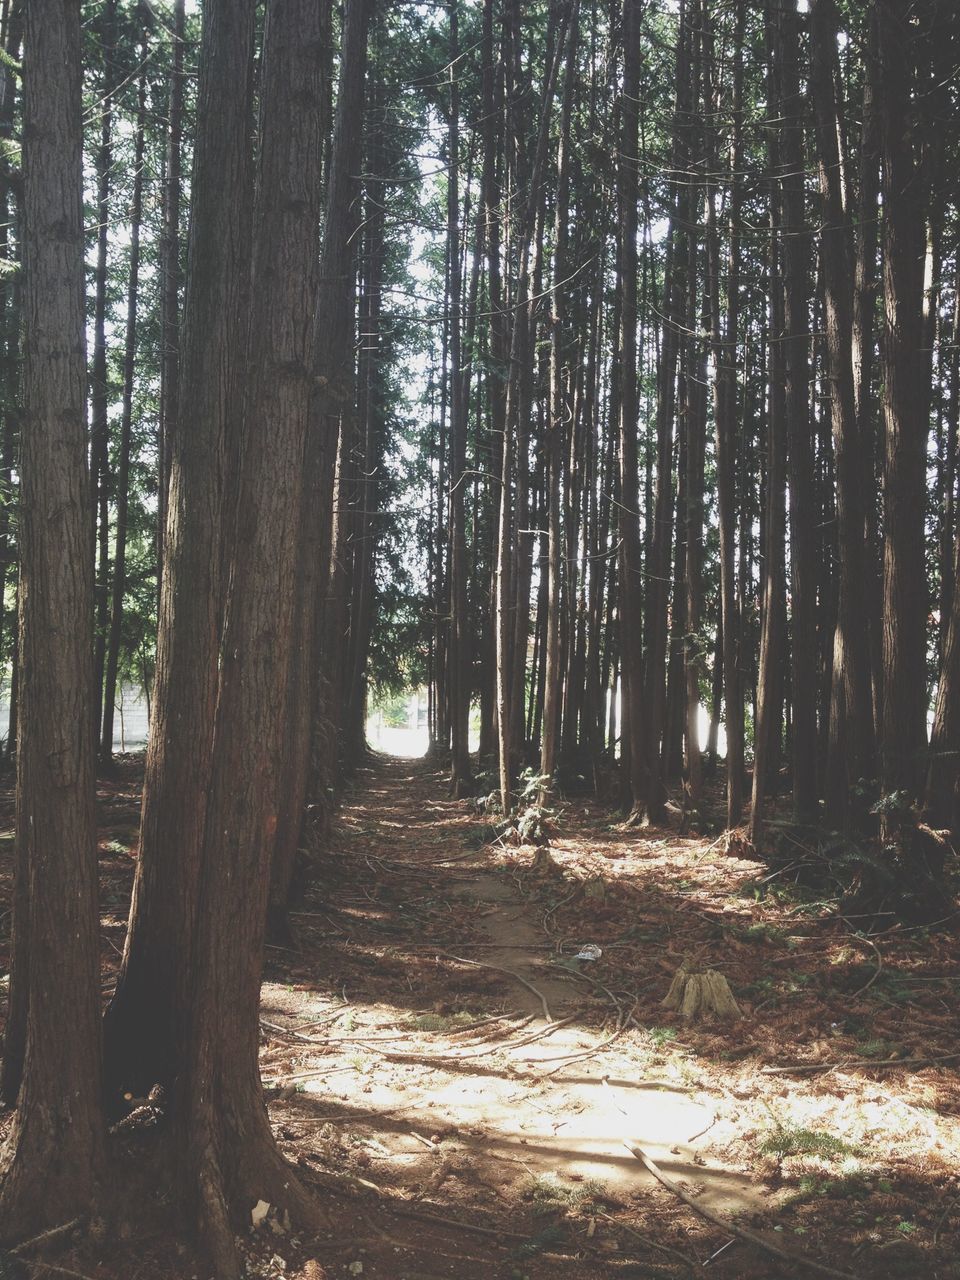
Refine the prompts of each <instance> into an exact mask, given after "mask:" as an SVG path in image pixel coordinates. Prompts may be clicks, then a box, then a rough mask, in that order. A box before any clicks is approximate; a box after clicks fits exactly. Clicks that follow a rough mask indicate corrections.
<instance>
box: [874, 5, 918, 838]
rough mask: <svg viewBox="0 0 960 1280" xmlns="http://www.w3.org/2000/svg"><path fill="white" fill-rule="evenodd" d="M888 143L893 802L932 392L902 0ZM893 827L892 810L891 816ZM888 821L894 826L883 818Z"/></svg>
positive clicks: (914, 760)
mask: <svg viewBox="0 0 960 1280" xmlns="http://www.w3.org/2000/svg"><path fill="white" fill-rule="evenodd" d="M877 20H878V37H879V50H880V73H881V83H882V85H883V92H882V94H881V96H880V132H881V142H882V150H883V187H882V195H883V226H882V239H883V309H884V326H883V334H882V341H881V347H880V350H881V361H882V370H883V419H884V428H885V431H884V437H885V439H884V476H883V480H884V484H883V533H884V541H883V703H882V708H881V712H882V725H883V733H882V738H881V787H882V791H883V795H884V797H886V799H887V801H888V803H893V800H894V797H895V796H899V797H900V798H901V802H900V803H898V804H897V805H896V806H895V807H896V808H903V807H904V806H906V805H907V804H909V803H910V802H911V801H912V800H913V799H914V798H915V797H916V794H917V789H918V783H919V777H920V769H921V766H922V762H923V751H924V748H925V746H926V708H927V697H926V671H925V661H926V653H925V649H926V631H925V627H926V609H927V592H926V574H925V564H924V516H925V505H926V504H925V498H926V492H925V475H924V470H925V466H926V446H927V434H928V430H929V422H928V418H929V413H927V414H925V413H924V412H923V406H924V405H929V398H928V396H927V395H926V394H922V389H921V385H920V358H921V356H920V348H921V345H922V314H923V274H922V272H923V209H922V205H921V200H920V195H921V186H920V175H919V171H918V167H917V165H916V162H915V158H914V154H913V150H914V142H913V118H914V105H913V101H912V95H911V81H912V75H911V73H910V71H909V70H908V68H909V66H910V58H911V57H912V52H913V50H912V44H913V40H914V39H915V34H914V31H913V27H912V25H911V13H910V6H909V5H908V4H907V3H905V0H877ZM891 821H892V822H893V824H895V823H896V817H895V815H893V816H891ZM884 825H889V824H888V823H885V824H884Z"/></svg>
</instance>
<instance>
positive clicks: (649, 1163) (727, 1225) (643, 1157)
mask: <svg viewBox="0 0 960 1280" xmlns="http://www.w3.org/2000/svg"><path fill="white" fill-rule="evenodd" d="M958 1057H960V1055H958ZM601 1083H602V1084H603V1087H604V1088H605V1089H606V1091H607V1094H608V1095H609V1097H610V1099H611V1100H612V1102H613V1105H614V1106H615V1107H616V1108H617V1110H618V1111H619V1112H620V1114H621V1115H622V1116H625V1117H626V1118H627V1119H628V1120H629V1118H630V1117H629V1116H628V1115H627V1112H626V1111H624V1109H623V1107H621V1106H620V1104H619V1102H617V1099H616V1096H615V1094H614V1092H613V1090H612V1089H611V1088H610V1085H609V1084H608V1083H607V1081H606V1080H605V1079H604V1080H603V1081H601ZM623 1145H624V1146H625V1147H626V1149H627V1150H628V1151H629V1152H630V1154H631V1155H632V1156H634V1157H636V1159H637V1160H639V1161H640V1163H641V1164H642V1165H643V1167H644V1168H645V1169H646V1170H647V1172H648V1173H650V1174H652V1175H653V1177H654V1178H656V1180H657V1181H658V1182H659V1183H660V1184H661V1186H664V1187H666V1189H667V1190H668V1191H669V1192H671V1193H672V1194H673V1195H675V1196H676V1197H677V1199H678V1200H682V1201H683V1203H684V1204H685V1205H686V1206H687V1207H688V1208H689V1209H692V1210H693V1211H694V1213H697V1214H699V1215H700V1217H701V1218H705V1219H706V1220H707V1222H712V1223H713V1225H714V1226H715V1227H719V1228H720V1229H721V1230H722V1231H725V1232H726V1233H727V1234H728V1235H732V1236H738V1237H739V1238H740V1239H741V1240H746V1241H747V1242H748V1243H749V1244H752V1245H756V1247H757V1248H758V1249H763V1250H764V1251H765V1252H766V1253H769V1254H772V1255H773V1256H774V1257H775V1258H780V1259H781V1260H782V1261H784V1262H789V1263H791V1264H792V1265H793V1266H803V1267H809V1268H810V1270H811V1271H817V1272H819V1274H820V1275H824V1276H833V1277H834V1280H856V1277H855V1276H853V1275H852V1273H851V1272H849V1271H837V1270H836V1269H835V1268H834V1267H828V1266H826V1265H825V1264H824V1263H822V1262H816V1261H815V1260H814V1259H813V1258H808V1257H806V1256H804V1255H803V1254H797V1253H791V1252H790V1251H789V1250H787V1249H781V1248H780V1246H779V1245H776V1244H772V1243H771V1242H770V1241H769V1240H765V1239H764V1238H763V1236H761V1235H758V1234H757V1233H756V1232H755V1231H750V1230H748V1229H747V1228H746V1227H741V1226H738V1225H737V1224H736V1223H734V1222H731V1221H730V1220H729V1219H727V1218H724V1217H722V1216H721V1215H720V1214H719V1213H714V1211H713V1210H712V1209H708V1208H707V1207H706V1206H705V1205H702V1204H700V1203H699V1201H697V1200H696V1199H695V1198H694V1197H693V1196H692V1195H690V1194H689V1192H687V1191H684V1189H683V1187H681V1186H680V1184H679V1183H678V1182H674V1180H673V1178H671V1177H669V1176H668V1175H667V1174H665V1173H664V1172H663V1170H662V1169H661V1168H660V1166H659V1165H658V1164H657V1162H656V1161H655V1160H654V1159H653V1158H652V1157H651V1156H648V1155H647V1153H646V1152H645V1151H644V1150H643V1148H642V1147H638V1146H637V1144H636V1143H635V1142H629V1141H628V1140H627V1139H626V1138H624V1139H623Z"/></svg>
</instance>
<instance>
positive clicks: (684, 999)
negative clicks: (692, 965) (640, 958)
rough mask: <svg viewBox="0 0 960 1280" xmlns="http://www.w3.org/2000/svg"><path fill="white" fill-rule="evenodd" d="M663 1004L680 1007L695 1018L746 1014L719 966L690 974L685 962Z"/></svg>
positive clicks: (688, 1016) (686, 1014) (686, 1016)
mask: <svg viewBox="0 0 960 1280" xmlns="http://www.w3.org/2000/svg"><path fill="white" fill-rule="evenodd" d="M662 1003H663V1004H664V1005H665V1007H666V1008H668V1009H676V1010H678V1011H679V1012H680V1013H681V1014H682V1015H683V1017H685V1018H690V1019H691V1020H692V1019H694V1018H698V1019H699V1018H705V1017H707V1016H708V1015H709V1014H713V1015H714V1016H715V1017H718V1018H740V1017H742V1016H743V1015H742V1014H741V1012H740V1006H739V1005H738V1004H737V1002H736V1000H735V999H734V998H733V992H732V991H731V990H730V984H729V983H728V982H727V980H726V978H725V977H724V976H723V974H722V973H717V971H716V970H715V969H707V970H706V971H705V972H704V973H690V972H689V971H688V970H687V969H686V968H685V967H684V966H682V965H681V967H680V968H679V969H678V970H677V973H676V976H675V977H674V979H673V982H671V984H670V990H669V991H668V992H667V994H666V995H665V996H664V998H663V1001H662Z"/></svg>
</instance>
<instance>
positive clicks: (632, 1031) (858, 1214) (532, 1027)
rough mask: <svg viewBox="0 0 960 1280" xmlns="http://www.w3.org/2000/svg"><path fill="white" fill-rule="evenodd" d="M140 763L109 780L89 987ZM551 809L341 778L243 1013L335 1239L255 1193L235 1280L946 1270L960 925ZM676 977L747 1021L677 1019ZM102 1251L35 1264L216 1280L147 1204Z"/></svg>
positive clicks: (955, 1276) (423, 777)
mask: <svg viewBox="0 0 960 1280" xmlns="http://www.w3.org/2000/svg"><path fill="white" fill-rule="evenodd" d="M140 768H141V765H140V761H139V760H138V759H137V758H134V757H130V758H127V759H125V760H123V761H122V763H121V769H120V772H119V775H118V776H117V777H116V778H115V779H113V780H112V781H111V782H109V783H103V784H101V792H100V820H101V846H100V850H101V866H102V895H101V901H102V908H103V919H102V924H103V978H104V991H105V992H108V991H109V989H110V985H111V983H112V981H113V975H114V974H115V971H116V967H117V964H118V961H119V955H120V950H121V948H122V944H123V936H124V930H125V927H126V915H127V906H128V900H129V891H130V885H131V883H132V876H133V867H134V860H135V857H136V840H137V820H138V812H139V786H140V777H141V775H140ZM10 812H11V807H10V804H9V801H8V802H7V803H5V805H4V806H3V810H2V813H0V823H3V825H4V826H5V828H6V834H5V835H4V834H3V833H2V832H0V850H2V853H3V855H4V858H3V871H4V879H3V882H2V886H0V887H2V888H3V890H4V891H5V892H6V893H7V894H8V893H9V860H10V858H9V855H10V853H11V852H12V839H11V836H10V822H11V820H10ZM550 826H551V835H550V842H549V848H536V847H534V845H532V844H516V843H507V842H505V841H504V840H502V839H497V838H495V831H494V829H493V828H492V827H491V826H490V825H489V819H488V818H487V817H485V816H484V815H483V814H482V813H481V812H479V811H478V808H477V806H476V804H475V803H474V802H471V801H452V800H449V799H448V798H447V780H446V775H445V773H443V772H441V771H439V770H438V769H437V767H436V766H435V765H433V764H431V763H429V762H428V761H411V760H398V759H392V758H388V757H374V758H373V759H372V761H371V764H370V767H369V768H366V769H364V770H362V771H361V772H360V773H359V774H358V775H357V777H356V778H355V780H354V782H353V784H352V786H351V788H350V790H349V792H348V794H347V796H346V799H345V803H344V805H343V807H342V809H341V811H340V814H339V818H338V820H337V823H336V827H335V830H334V832H333V835H332V837H331V840H330V842H329V846H328V848H327V849H326V850H325V852H324V854H323V857H322V860H321V861H320V863H319V865H318V866H317V867H316V868H315V875H314V878H313V880H312V883H311V885H310V888H309V889H308V891H307V895H306V900H305V901H304V903H303V906H302V910H300V911H298V912H297V913H296V915H295V916H294V917H293V923H294V930H295V939H294V945H293V946H292V947H290V948H271V949H270V950H269V952H268V960H267V966H266V973H265V981H264V984H263V994H262V1008H261V1029H262V1064H263V1065H262V1074H263V1080H264V1085H265V1089H266V1094H267V1098H268V1105H269V1110H270V1117H271V1121H272V1122H273V1125H274V1130H275V1133H276V1135H277V1138H278V1140H279V1142H280V1144H281V1146H282V1148H283V1150H284V1151H285V1152H286V1154H287V1156H288V1158H289V1159H290V1160H291V1162H292V1163H294V1164H295V1165H297V1166H298V1168H299V1171H300V1173H301V1175H302V1177H303V1178H304V1180H305V1181H306V1182H307V1183H308V1184H312V1185H315V1186H316V1189H317V1194H318V1196H320V1197H322V1198H323V1199H324V1200H325V1201H326V1202H327V1204H328V1205H329V1208H330V1221H331V1226H330V1229H329V1231H328V1232H326V1233H325V1234H324V1235H322V1236H320V1237H315V1238H307V1237H305V1236H303V1235H300V1234H298V1233H297V1232H296V1230H295V1227H294V1228H291V1226H290V1224H288V1223H286V1222H284V1221H281V1220H278V1218H277V1215H276V1213H275V1211H274V1210H273V1208H272V1206H268V1205H266V1204H263V1203H262V1204H260V1205H259V1206H257V1208H256V1209H254V1211H253V1215H252V1219H251V1224H250V1227H249V1229H248V1231H247V1234H246V1235H245V1237H244V1241H243V1249H244V1252H245V1255H246V1257H247V1259H248V1274H249V1275H250V1276H264V1277H277V1278H279V1277H288V1278H291V1280H334V1278H336V1280H339V1278H340V1277H350V1276H361V1277H363V1278H364V1280H449V1278H450V1277H457V1280H481V1278H484V1280H488V1278H489V1280H500V1278H501V1277H503V1278H509V1280H519V1278H520V1277H529V1280H547V1278H548V1277H550V1278H553V1277H557V1278H558V1280H606V1278H607V1277H611V1278H615V1277H620V1276H623V1277H628V1276H630V1277H633V1276H678V1277H679V1276H686V1275H690V1274H693V1273H699V1272H701V1271H703V1273H704V1275H707V1276H713V1277H716V1278H717V1280H751V1278H756V1280H761V1278H768V1277H769V1278H775V1277H780V1276H783V1277H788V1276H790V1277H792V1276H798V1275H801V1274H810V1275H812V1274H816V1270H814V1269H813V1268H814V1267H819V1268H820V1271H821V1273H823V1272H824V1271H826V1272H827V1273H829V1274H838V1273H846V1274H848V1275H856V1276H860V1277H863V1280H868V1278H869V1280H885V1278H887V1277H902V1278H903V1280H907V1278H909V1277H936V1278H942V1280H951V1278H952V1280H960V1260H958V1259H960V1177H958V1169H960V1164H958V1160H960V1079H958V1074H957V1073H958V1068H960V1039H958V1034H957V1032H958V1026H957V1017H956V1006H957V1001H956V995H957V983H958V982H960V967H958V963H957V961H958V956H960V937H958V933H957V930H956V927H955V925H956V923H957V921H956V920H947V921H944V922H941V923H940V924H939V925H938V926H937V927H936V928H934V929H930V928H909V927H902V926H899V925H889V924H887V925H885V926H884V927H882V928H878V926H877V924H876V922H875V921H871V922H858V921H857V920H855V919H853V918H843V917H841V916H839V915H838V914H837V907H836V904H835V903H824V902H816V901H810V900H809V894H807V895H804V894H802V893H801V892H799V891H798V890H796V888H795V886H793V885H792V884H790V883H789V882H787V881H786V880H785V879H783V878H778V877H777V876H776V875H773V876H771V874H770V869H769V867H767V866H766V865H762V864H760V863H756V862H752V861H750V860H749V859H746V858H743V857H739V856H734V855H735V852H736V848H737V846H736V843H735V842H734V843H731V844H730V846H729V848H730V852H726V851H725V849H726V847H727V846H726V845H725V844H724V843H723V842H721V841H711V840H710V838H705V837H701V836H698V835H693V834H690V835H678V834H676V832H674V831H672V830H667V829H664V830H646V831H637V830H622V829H619V828H618V827H617V826H616V824H615V823H613V822H612V821H611V815H610V811H609V810H608V809H605V808H603V807H602V806H601V805H599V804H598V803H596V802H594V801H580V800H578V801H573V802H568V803H566V804H565V806H564V807H563V808H562V809H561V810H560V811H559V812H558V813H557V814H556V815H554V816H553V818H552V820H551V824H550ZM8 905H9V900H8V899H7V901H5V902H4V903H3V905H2V906H0V911H3V910H6V908H7V907H8ZM861 923H862V924H863V927H862V928H858V924H861ZM0 929H2V937H0V946H2V948H3V951H2V954H0V966H2V968H0V972H3V973H6V971H7V969H6V962H7V948H8V945H9V939H8V936H7V935H8V932H9V916H8V915H7V916H5V917H4V919H3V924H2V926H0ZM868 930H869V931H868ZM588 944H592V945H593V947H595V948H599V952H600V954H599V956H597V957H596V958H593V959H591V958H586V957H585V958H579V959H578V958H577V954H578V952H580V951H581V949H582V948H584V947H585V946H587V945H588ZM683 964H685V965H686V966H687V968H688V969H690V970H691V971H692V972H703V971H706V970H715V971H717V972H718V973H720V974H722V975H723V977H725V978H726V979H727V981H728V982H729V984H730V988H731V990H732V993H733V996H734V997H735V999H736V1001H737V1004H738V1005H739V1008H740V1011H741V1015H742V1016H741V1017H740V1018H738V1019H730V1020H726V1019H725V1020H720V1019H715V1020H711V1019H709V1018H708V1019H706V1020H704V1021H701V1022H695V1023H690V1024H687V1023H686V1022H685V1021H684V1020H683V1019H682V1018H681V1017H680V1016H679V1015H678V1014H677V1013H675V1012H673V1011H669V1010H667V1009H666V1008H664V1006H663V1004H662V1001H663V998H664V996H665V995H666V993H667V990H668V989H669V987H670V985H671V982H672V980H673V978H674V976H675V975H676V973H677V971H678V970H679V969H680V967H681V965H683ZM881 1064H882V1065H881ZM137 1101H138V1100H136V1099H132V1100H130V1105H131V1107H133V1106H135V1105H136V1104H137ZM148 1110H149V1109H148ZM3 1126H4V1117H2V1116H0V1128H2V1127H3ZM147 1140H148V1139H143V1140H142V1141H147ZM625 1142H626V1143H629V1144H631V1146H632V1147H633V1148H634V1151H636V1150H639V1151H642V1153H643V1154H644V1155H645V1156H646V1157H648V1160H649V1161H652V1162H653V1164H654V1166H655V1167H657V1168H658V1169H659V1170H660V1171H662V1173H663V1174H664V1175H666V1177H667V1179H668V1180H670V1181H671V1182H672V1184H673V1188H674V1189H670V1188H668V1187H667V1186H664V1185H663V1184H662V1183H661V1182H658V1181H657V1180H656V1179H655V1178H654V1176H653V1175H652V1174H651V1173H650V1172H649V1171H648V1166H647V1165H645V1164H644V1163H643V1162H641V1160H640V1159H639V1158H638V1156H637V1155H636V1154H634V1151H631V1150H630V1149H628V1147H627V1146H626V1145H625ZM676 1188H679V1189H680V1190H682V1191H683V1192H685V1193H686V1196H687V1197H688V1198H689V1199H690V1200H692V1201H693V1205H690V1204H688V1203H685V1202H684V1201H683V1200H682V1199H681V1198H680V1197H679V1196H678V1195H677V1194H675V1190H676ZM698 1210H705V1211H707V1212H708V1213H710V1214H712V1215H713V1216H714V1217H719V1219H720V1222H721V1223H722V1224H726V1223H729V1224H731V1228H732V1229H731V1230H727V1229H726V1226H725V1225H717V1224H716V1223H715V1222H713V1221H709V1220H707V1218H705V1217H704V1216H703V1215H702V1213H701V1212H698ZM253 1218H256V1219H257V1220H258V1224H257V1225H256V1226H254V1225H253ZM154 1222H157V1223H158V1224H163V1225H157V1226H156V1228H154V1227H153V1225H152V1224H153V1223H154ZM95 1225H96V1224H95ZM741 1230H745V1231H747V1232H748V1233H752V1234H753V1235H755V1236H757V1237H759V1239H760V1240H761V1241H765V1242H766V1243H767V1244H768V1245H769V1246H770V1247H771V1249H772V1250H773V1252H770V1251H767V1250H766V1249H764V1248H762V1247H761V1246H760V1245H759V1244H757V1243H756V1242H753V1241H747V1240H745V1239H743V1238H742V1237H741V1236H740V1235H738V1234H736V1233H737V1232H739V1231H741ZM117 1235H118V1233H117V1232H115V1231H112V1230H111V1229H110V1228H109V1226H107V1227H103V1226H102V1224H101V1227H100V1229H94V1230H93V1231H90V1230H87V1231H86V1233H85V1234H84V1235H83V1237H82V1238H80V1237H79V1236H76V1237H70V1236H67V1238H66V1239H61V1240H60V1241H59V1242H58V1248H59V1252H58V1253H57V1254H56V1255H55V1256H54V1257H53V1258H51V1259H50V1260H49V1261H50V1263H52V1266H46V1267H43V1266H39V1267H36V1268H35V1271H36V1274H37V1275H41V1274H44V1273H46V1274H50V1275H55V1274H57V1271H56V1268H60V1269H61V1274H73V1275H80V1276H81V1277H90V1278H91V1280H92V1278H96V1280H205V1272H204V1269H203V1265H202V1262H201V1261H199V1260H198V1259H197V1258H196V1257H195V1256H194V1255H193V1254H192V1253H191V1252H190V1250H189V1245H188V1243H187V1242H186V1241H185V1240H178V1239H175V1238H173V1237H172V1235H171V1226H170V1223H169V1220H166V1221H165V1220H164V1219H163V1217H162V1215H160V1216H157V1214H155V1213H152V1212H148V1211H147V1209H146V1207H145V1212H144V1215H143V1229H142V1230H141V1231H140V1232H139V1233H138V1234H137V1237H136V1238H135V1239H131V1240H129V1241H125V1240H122V1239H119V1240H118V1238H117ZM776 1251H779V1252H780V1254H783V1253H787V1254H789V1255H790V1256H791V1257H793V1258H795V1259H796V1262H791V1261H787V1260H784V1259H783V1258H782V1257H780V1256H777V1252H776ZM3 1266H4V1260H3V1258H2V1257H0V1275H2V1274H6V1272H4V1270H3ZM12 1273H13V1272H12V1271H11V1274H12Z"/></svg>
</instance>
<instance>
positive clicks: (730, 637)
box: [707, 0, 746, 828]
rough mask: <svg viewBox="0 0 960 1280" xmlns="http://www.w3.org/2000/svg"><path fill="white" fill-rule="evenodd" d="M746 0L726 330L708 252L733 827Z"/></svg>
mask: <svg viewBox="0 0 960 1280" xmlns="http://www.w3.org/2000/svg"><path fill="white" fill-rule="evenodd" d="M745 22H746V7H745V3H744V0H738V4H737V12H736V30H735V34H734V47H735V54H734V57H735V62H734V71H733V77H734V85H733V134H732V138H731V142H730V163H729V173H730V183H731V192H730V212H729V218H728V230H727V270H726V281H725V285H726V295H727V297H726V303H727V305H726V314H725V319H724V327H723V330H722V332H721V329H720V279H719V258H720V246H719V232H718V230H717V228H716V225H714V228H713V237H712V238H711V239H709V240H708V245H707V248H708V251H709V252H710V253H711V257H712V259H713V269H712V273H713V274H714V277H715V283H714V284H713V286H712V293H713V298H712V301H713V308H714V321H713V329H714V332H715V334H716V352H715V355H714V419H715V422H716V437H717V506H718V515H719V535H720V601H721V605H720V607H721V626H720V630H721V631H722V633H723V660H722V661H723V705H724V723H725V728H726V738H727V827H728V828H733V827H736V826H737V825H738V824H739V822H740V819H741V817H742V816H743V763H744V750H743V738H744V724H743V681H742V679H741V675H740V631H741V617H740V603H741V602H740V598H739V592H738V583H737V573H736V536H737V509H736V500H737V494H736V491H737V480H736V478H737V429H736V424H737V369H738V364H739V359H738V344H739V340H740V335H739V328H740V311H741V304H740V274H741V264H740V257H741V243H740V218H741V211H742V208H743V184H742V181H741V179H740V169H741V165H742V162H743V38H744V27H745Z"/></svg>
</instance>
